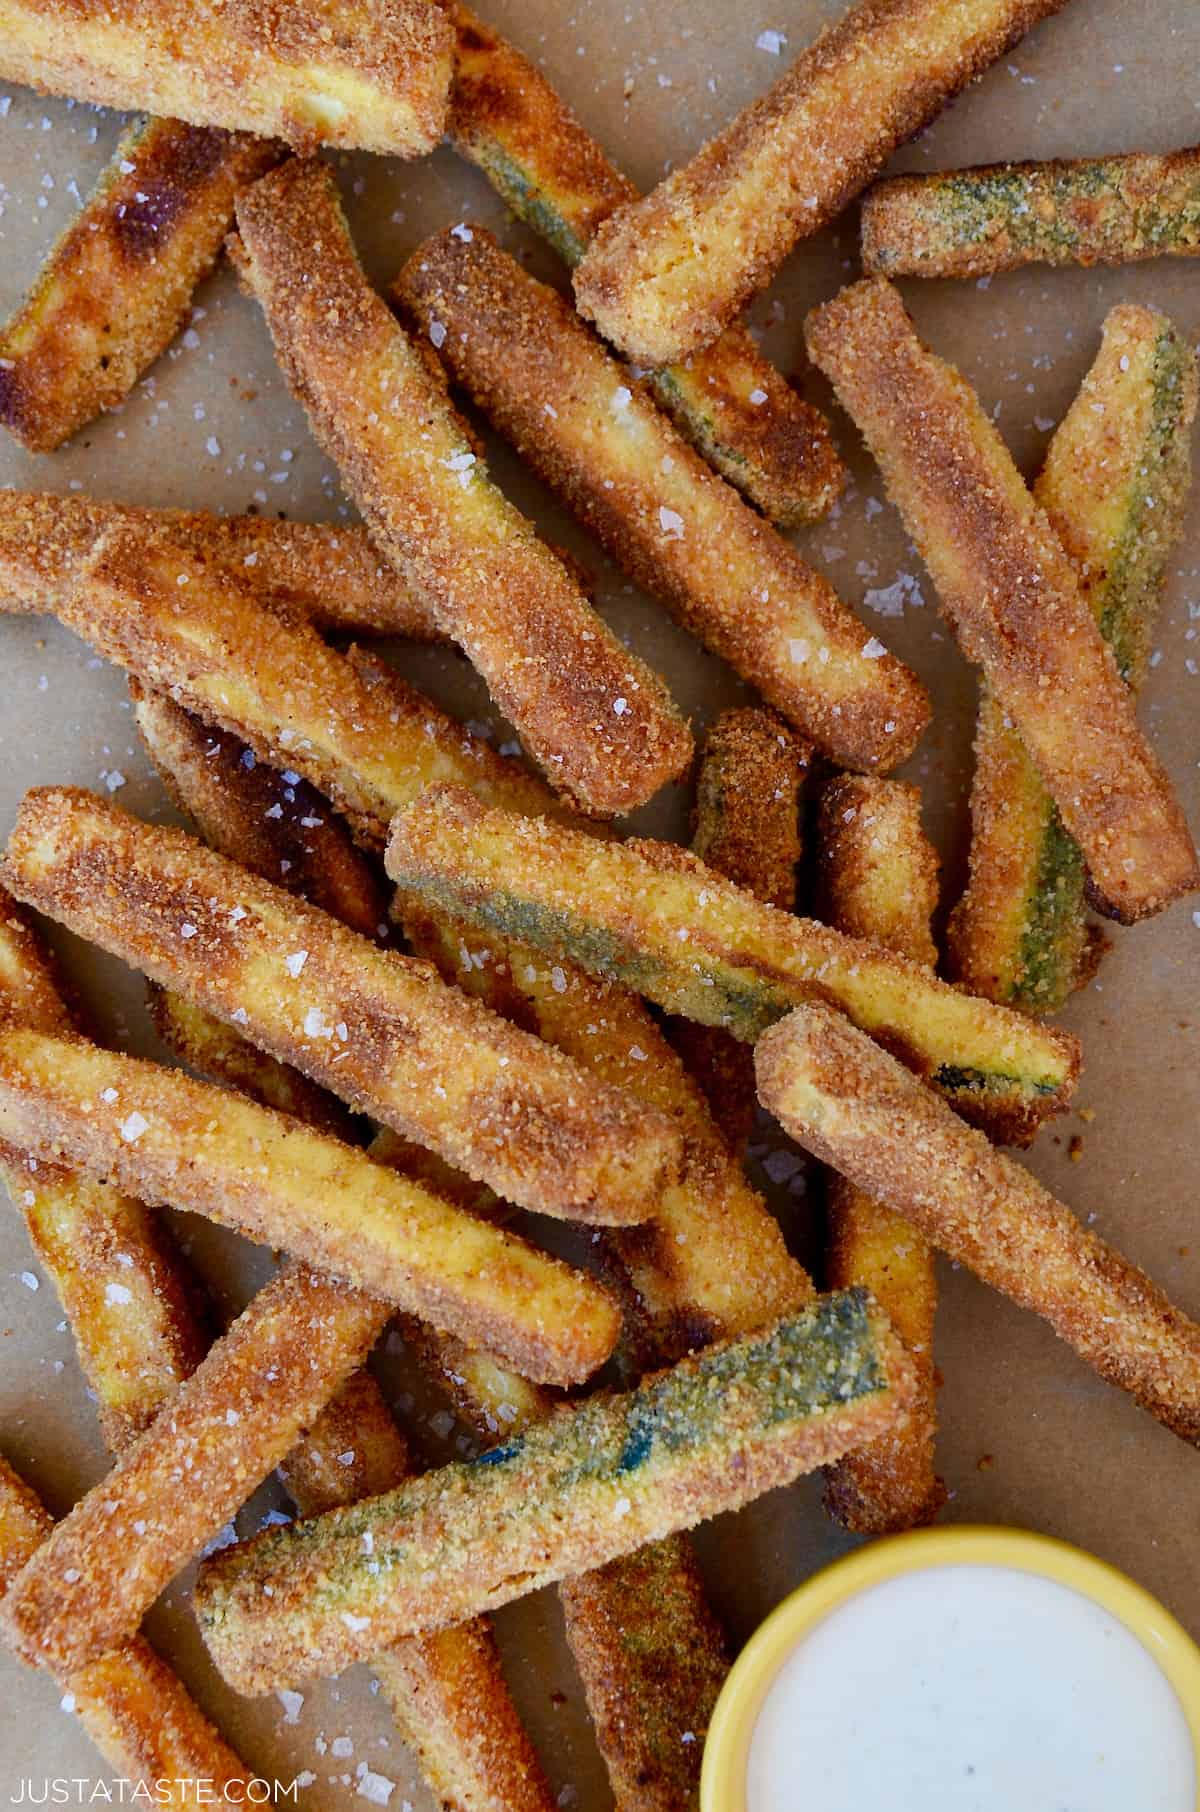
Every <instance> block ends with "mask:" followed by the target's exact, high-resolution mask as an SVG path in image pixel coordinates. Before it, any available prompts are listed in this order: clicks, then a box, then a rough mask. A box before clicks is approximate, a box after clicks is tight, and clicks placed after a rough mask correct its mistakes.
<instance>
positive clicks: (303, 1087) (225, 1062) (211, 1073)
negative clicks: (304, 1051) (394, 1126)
mask: <svg viewBox="0 0 1200 1812" xmlns="http://www.w3.org/2000/svg"><path fill="white" fill-rule="evenodd" d="M147 996H148V1000H147V1005H148V1006H149V1008H150V1017H151V1019H152V1020H153V1021H154V1029H155V1031H156V1032H157V1033H158V1035H159V1037H160V1038H161V1039H162V1041H163V1043H164V1044H165V1045H166V1046H167V1048H168V1049H169V1050H170V1051H172V1052H173V1053H174V1054H175V1056H176V1057H178V1058H179V1061H180V1062H181V1063H186V1064H187V1066H188V1068H189V1069H190V1070H195V1071H196V1072H197V1073H198V1074H199V1075H201V1076H207V1077H208V1079H209V1080H210V1081H211V1082H218V1083H220V1084H222V1085H223V1086H224V1087H225V1088H233V1089H238V1090H239V1091H240V1092H241V1093H242V1094H243V1095H248V1096H249V1097H250V1099H251V1101H257V1102H258V1103H259V1104H260V1106H262V1107H273V1108H274V1109H275V1111H276V1112H277V1113H280V1114H290V1115H291V1116H292V1118H293V1119H296V1120H303V1121H304V1123H305V1125H306V1126H312V1127H315V1128H316V1130H317V1131H318V1132H323V1133H328V1134H329V1136H330V1138H332V1139H341V1140H342V1141H343V1142H344V1143H345V1144H347V1145H352V1144H355V1143H356V1142H357V1135H356V1127H355V1122H354V1116H353V1114H351V1113H350V1111H349V1109H348V1108H346V1107H344V1106H343V1105H342V1103H341V1102H340V1101H339V1100H337V1098H336V1097H335V1096H333V1095H331V1094H330V1093H329V1091H328V1090H327V1089H323V1088H318V1087H317V1085H316V1083H315V1082H310V1081H309V1080H308V1077H307V1076H302V1075H301V1074H300V1072H299V1070H297V1069H293V1068H292V1066H291V1064H290V1063H280V1062H278V1060H277V1059H276V1058H274V1057H270V1056H268V1055H267V1053H266V1051H260V1050H259V1048H258V1046H257V1045H254V1044H251V1043H250V1042H249V1041H248V1040H247V1039H245V1038H243V1037H242V1035H241V1033H240V1032H235V1031H234V1029H233V1027H232V1026H227V1025H226V1024H225V1023H224V1021H223V1020H220V1019H215V1018H214V1017H213V1015H212V1014H211V1013H206V1012H205V1011H204V1009H203V1007H198V1006H196V1005H195V1003H194V1002H193V1001H190V1000H185V999H184V997H183V995H182V994H173V993H172V992H171V991H170V989H168V988H159V987H156V986H155V985H154V983H153V982H152V983H150V984H149V986H148V988H147Z"/></svg>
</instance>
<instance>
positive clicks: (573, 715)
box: [234, 159, 692, 816]
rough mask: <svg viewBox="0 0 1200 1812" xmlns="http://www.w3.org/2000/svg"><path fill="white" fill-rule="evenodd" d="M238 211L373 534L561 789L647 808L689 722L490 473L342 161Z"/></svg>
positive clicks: (306, 385) (252, 275)
mask: <svg viewBox="0 0 1200 1812" xmlns="http://www.w3.org/2000/svg"><path fill="white" fill-rule="evenodd" d="M237 217H238V227H239V231H240V238H239V239H238V240H237V241H236V243H235V245H234V251H235V256H236V260H237V263H238V268H239V270H240V271H241V273H242V276H243V279H244V281H245V283H246V285H247V287H248V288H249V289H250V291H251V292H252V293H253V295H254V296H255V297H256V298H257V300H258V301H259V302H260V303H261V304H262V308H263V312H264V314H265V315H266V319H267V325H268V327H269V328H270V331H271V334H272V337H273V339H274V342H275V350H276V354H277V356H278V358H279V360H280V363H281V365H282V367H283V370H284V373H285V376H286V377H287V378H288V381H289V383H290V384H291V386H292V388H293V390H294V391H295V393H296V395H297V396H298V397H299V399H300V401H301V402H302V403H303V404H304V407H305V409H306V410H307V411H308V415H309V419H310V422H311V423H312V426H313V430H314V432H315V434H316V436H317V438H318V440H319V441H320V442H321V444H322V446H323V447H324V448H325V450H326V452H327V453H328V454H329V455H330V457H331V458H333V459H335V460H336V461H337V463H338V465H339V467H340V469H341V473H342V477H343V478H344V480H345V482H346V485H347V487H348V489H349V492H350V494H351V496H352V497H353V498H354V500H355V502H356V503H357V504H358V506H359V508H360V509H361V511H362V513H363V517H364V519H365V520H366V522H367V524H368V526H369V528H370V529H371V531H372V534H373V535H374V538H375V542H376V545H377V546H378V547H380V548H381V549H382V550H383V552H384V553H386V554H387V556H388V558H389V559H391V560H392V561H393V563H394V564H395V566H396V567H397V570H398V571H399V572H400V573H401V574H402V575H403V576H404V578H405V579H406V580H407V582H408V584H409V585H410V586H411V587H412V589H413V590H414V591H416V592H417V594H418V595H419V596H421V597H423V598H424V599H425V600H426V601H427V603H428V606H429V608H430V610H431V611H432V612H433V614H434V616H435V617H436V619H437V621H438V622H439V623H440V624H441V626H442V628H443V629H444V630H445V632H446V634H447V635H449V636H451V637H453V639H454V640H455V641H456V642H457V643H458V644H459V645H460V646H461V647H462V649H463V651H464V653H466V654H467V655H468V657H469V658H470V660H471V661H472V662H473V663H474V665H475V666H476V667H478V669H479V671H480V673H481V674H482V675H483V677H484V679H485V680H486V681H487V684H488V687H489V690H490V691H491V693H492V696H493V698H494V699H495V700H496V703H497V704H498V705H499V706H500V708H501V710H503V712H504V713H505V715H506V716H507V717H508V718H509V719H510V720H511V721H512V723H513V724H514V725H515V726H516V729H517V732H518V734H519V735H520V737H521V739H522V741H523V742H524V744H525V746H526V748H527V749H528V750H529V752H530V754H531V755H532V756H533V757H534V758H535V760H536V761H537V762H538V763H539V765H540V766H541V767H542V768H543V770H544V771H545V773H546V775H547V777H548V778H549V780H550V782H551V784H552V785H553V786H555V787H556V788H559V789H560V790H562V791H564V792H566V793H568V794H569V795H570V796H571V797H572V799H574V800H575V801H576V802H577V803H578V804H579V805H580V806H581V808H583V809H584V810H586V811H589V812H592V813H593V814H595V815H597V816H606V815H609V814H612V813H617V812H627V811H632V810H633V809H634V808H635V807H636V806H638V805H641V804H643V803H644V802H645V801H646V800H647V799H649V798H651V797H652V796H653V795H654V794H655V793H656V792H657V791H658V790H659V788H660V787H661V786H662V785H664V783H665V782H666V781H668V780H671V779H674V778H675V776H676V775H678V774H679V773H680V772H681V770H682V769H683V768H684V767H686V765H687V763H688V761H689V759H690V757H691V752H692V743H691V737H690V735H689V733H688V730H687V727H686V725H685V724H684V722H683V720H682V718H681V717H680V716H679V714H678V712H677V711H676V709H675V707H674V705H673V704H672V702H671V700H670V697H669V695H668V693H667V691H666V688H665V687H664V685H663V683H662V681H661V680H660V679H659V678H658V677H657V675H655V674H654V673H652V672H651V671H650V669H649V668H648V667H647V666H646V665H645V664H644V662H642V661H641V660H639V659H638V658H637V656H635V655H633V654H631V653H630V652H629V651H628V650H627V649H626V648H624V647H623V646H622V644H621V642H620V641H619V640H618V639H617V637H616V636H615V635H614V634H613V632H612V631H611V630H610V629H609V628H608V627H607V625H606V624H605V623H604V622H603V621H602V620H601V618H600V617H598V616H597V614H596V612H595V611H594V610H592V608H591V607H590V605H589V604H588V603H587V600H586V599H585V598H584V596H583V594H582V592H581V591H580V589H579V587H578V586H577V585H576V583H575V581H574V579H573V578H572V577H571V575H570V574H569V573H568V572H567V570H566V568H565V567H564V566H563V564H562V562H561V561H560V560H558V559H557V558H556V557H555V555H554V554H553V553H551V551H550V549H549V548H548V547H546V546H545V544H544V543H543V542H541V541H540V540H539V539H538V537H537V535H536V534H535V533H534V531H533V529H532V527H531V526H530V524H529V523H528V522H527V521H526V520H525V518H524V517H523V516H522V515H521V514H520V512H519V511H518V510H516V509H515V508H514V507H513V505H512V504H510V503H509V502H508V500H507V498H505V497H504V495H503V494H502V492H501V491H500V490H498V489H497V487H496V485H495V484H494V483H493V482H492V480H491V478H490V477H489V476H488V472H487V467H486V465H485V464H484V462H483V460H482V459H481V458H480V457H479V454H478V451H477V448H476V445H475V443H473V442H472V440H471V437H470V434H469V432H468V430H467V427H466V424H465V423H464V422H463V420H462V418H461V417H460V416H459V415H458V414H457V413H456V412H455V411H454V409H453V408H452V407H451V405H450V402H449V400H448V398H447V395H446V391H445V387H444V385H443V384H442V382H441V381H440V380H439V378H438V377H437V376H435V375H434V374H433V373H432V372H431V371H430V367H429V364H428V361H427V358H426V354H425V350H424V349H423V348H422V347H420V346H418V345H417V344H415V343H414V342H413V341H412V340H410V339H409V337H408V336H407V335H406V334H405V332H404V330H403V329H402V328H401V327H400V325H399V324H398V322H397V321H396V319H395V317H394V316H393V315H392V313H391V311H390V310H389V308H388V306H387V304H386V303H385V302H384V300H383V298H382V297H381V296H378V295H377V294H376V293H375V291H374V290H373V289H372V288H371V287H370V285H369V284H368V282H367V280H366V277H365V276H364V274H363V271H362V268H361V266H360V265H359V262H358V259H357V257H356V255H355V251H354V247H353V245H352V244H351V241H350V235H349V231H348V229H347V226H346V221H345V217H344V216H343V214H342V210H341V207H340V204H339V202H338V198H337V190H336V187H335V184H334V180H333V175H332V172H331V171H330V170H329V168H328V167H327V166H326V165H324V164H320V163H317V162H315V161H313V162H307V163H305V162H301V161H299V160H298V159H291V160H289V161H288V162H287V163H285V164H283V165H281V167H280V168H279V169H278V170H276V171H272V173H271V174H270V176H268V177H264V178H263V180H262V181H261V182H258V183H255V184H254V185H253V186H252V187H251V188H249V189H247V190H246V191H245V192H244V193H243V195H242V197H241V199H240V201H239V204H238V211H237Z"/></svg>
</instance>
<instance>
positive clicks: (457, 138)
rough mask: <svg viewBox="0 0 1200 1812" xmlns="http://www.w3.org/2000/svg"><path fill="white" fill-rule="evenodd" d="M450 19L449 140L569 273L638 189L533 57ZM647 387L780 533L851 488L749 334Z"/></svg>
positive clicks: (812, 418)
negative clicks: (453, 50) (453, 47)
mask: <svg viewBox="0 0 1200 1812" xmlns="http://www.w3.org/2000/svg"><path fill="white" fill-rule="evenodd" d="M454 17H455V22H456V27H457V31H458V57H457V61H456V64H455V70H454V83H453V86H452V88H451V91H450V119H449V135H450V141H451V143H452V144H453V145H454V147H455V149H456V150H457V151H460V152H461V153H462V155H463V156H464V157H465V158H467V159H468V160H469V161H470V162H471V163H473V164H475V165H476V166H477V167H478V168H479V169H480V170H482V171H483V174H484V175H485V176H486V177H487V179H488V181H489V182H490V183H491V185H492V187H493V188H494V189H495V190H496V192H497V194H498V195H499V196H500V198H501V200H502V201H505V202H507V204H508V206H509V207H510V208H511V209H512V211H513V213H514V214H516V215H517V216H518V218H519V219H521V220H523V221H524V222H525V224H526V226H529V227H532V228H533V230H534V232H535V233H540V234H541V235H542V237H543V238H544V239H546V240H548V241H549V243H550V244H551V245H552V246H553V248H554V250H555V251H556V252H557V253H558V254H559V256H560V258H562V259H563V260H564V261H565V262H566V263H567V264H568V265H570V266H572V267H574V266H575V265H576V264H578V262H579V260H580V258H582V256H583V254H584V251H585V249H586V247H587V245H588V243H589V242H590V240H591V238H592V236H593V234H594V233H595V231H596V228H597V227H598V226H599V225H600V222H601V221H602V220H606V219H607V218H608V216H609V215H610V214H611V213H613V212H614V211H615V209H617V208H618V207H620V206H621V205H622V203H624V202H627V201H635V200H636V199H637V191H636V189H635V188H634V186H633V184H632V183H631V182H629V181H627V179H626V178H625V177H624V176H622V174H621V172H620V171H619V170H618V169H616V167H615V166H614V165H613V164H611V163H610V162H609V160H608V158H607V157H606V156H605V154H604V152H603V150H602V149H601V148H600V146H599V145H598V144H597V143H596V141H595V139H594V138H592V137H591V136H590V135H589V133H588V132H587V131H586V130H585V128H584V127H583V126H582V125H581V124H580V122H579V120H578V119H577V118H576V117H575V115H574V113H573V112H572V111H571V109H570V108H569V107H568V106H567V104H566V102H565V101H564V100H562V99H561V98H560V96H559V95H557V94H556V93H555V92H554V89H553V88H552V87H551V86H550V83H549V82H548V81H547V80H546V77H545V76H544V75H543V74H542V72H541V71H540V70H539V69H537V68H536V67H535V66H534V65H533V64H532V63H531V62H530V61H529V59H528V57H525V56H523V55H522V53H521V52H520V51H519V50H517V49H516V47H515V46H514V45H512V44H509V43H508V42H507V40H506V39H504V38H502V37H501V36H500V34H499V32H497V31H494V30H493V29H492V27H491V26H490V25H485V24H484V23H483V21H482V20H481V19H477V18H476V17H475V15H474V14H473V13H471V12H469V11H468V10H467V8H466V7H465V6H456V7H455V8H454ZM650 385H651V388H652V389H653V391H654V394H655V396H656V398H657V400H658V402H659V403H660V404H661V405H662V407H663V408H664V409H665V410H666V411H667V414H668V415H669V416H670V417H671V418H672V420H673V421H674V423H675V426H676V427H677V428H678V429H679V432H680V433H681V434H682V435H683V437H684V439H685V440H689V441H690V442H691V443H692V445H693V446H694V447H695V449H696V451H697V452H698V453H699V454H700V455H701V456H702V457H703V458H704V459H706V460H707V461H708V463H709V465H711V466H713V467H714V468H715V469H716V470H717V471H718V472H720V474H721V476H722V477H723V478H726V479H728V481H729V483H730V484H731V485H733V486H734V487H735V488H736V489H737V490H739V491H741V493H742V495H743V496H744V497H746V498H748V499H749V501H750V502H751V503H753V504H757V506H758V508H759V509H760V510H761V511H762V512H763V514H764V515H765V516H768V517H770V519H771V521H773V522H776V523H778V524H779V526H780V528H799V527H802V526H803V525H804V524H805V523H809V522H816V521H818V520H819V519H820V518H821V517H822V516H824V515H825V514H826V512H827V511H828V510H829V508H830V506H831V505H832V503H833V501H834V499H835V498H836V496H837V494H838V492H839V491H840V490H841V488H842V485H843V483H844V482H845V471H844V468H843V466H842V463H841V461H840V460H839V459H838V456H837V453H836V452H835V450H834V446H833V442H832V440H831V439H830V435H829V424H828V423H827V422H826V420H825V418H824V416H823V415H822V414H821V413H820V411H819V410H817V409H814V408H813V407H812V405H811V404H809V403H806V402H805V401H804V400H803V398H802V397H800V396H799V395H798V394H797V393H796V391H795V390H793V389H792V387H791V385H790V384H789V383H788V382H787V381H786V379H785V378H783V377H782V376H781V374H780V373H779V372H778V371H777V370H776V369H775V367H774V366H773V365H772V364H770V362H769V361H768V360H767V359H765V358H764V357H763V356H762V354H761V353H760V352H759V350H758V347H757V346H756V345H755V343H754V341H753V339H752V338H751V336H750V334H749V333H748V332H747V330H746V329H745V328H744V327H742V326H740V325H735V326H733V327H730V328H729V329H728V330H727V331H726V332H725V333H724V334H722V335H721V337H720V339H719V340H716V341H714V343H713V344H712V345H711V346H709V347H706V348H705V350H704V351H703V352H701V353H697V354H696V355H695V356H694V357H693V358H691V359H689V360H688V361H687V362H686V363H685V364H683V365H676V366H670V367H667V368H666V369H665V370H661V371H655V372H652V373H651V374H650ZM752 398H753V399H755V400H751V399H752Z"/></svg>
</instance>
